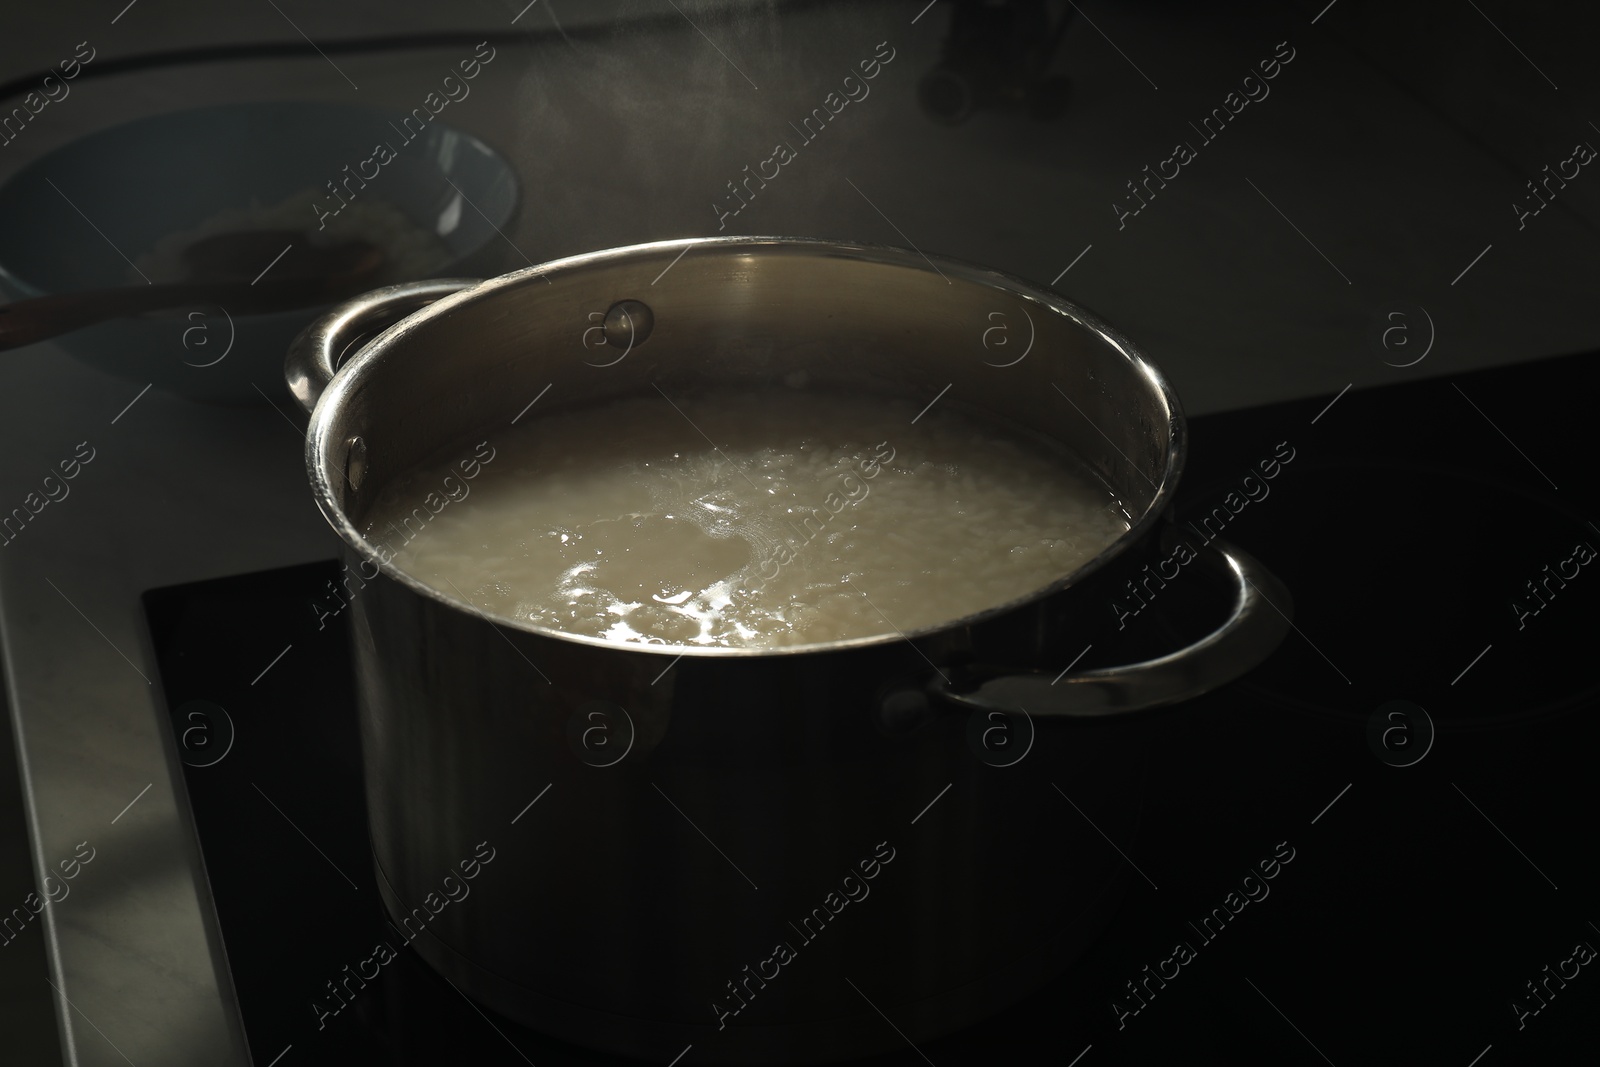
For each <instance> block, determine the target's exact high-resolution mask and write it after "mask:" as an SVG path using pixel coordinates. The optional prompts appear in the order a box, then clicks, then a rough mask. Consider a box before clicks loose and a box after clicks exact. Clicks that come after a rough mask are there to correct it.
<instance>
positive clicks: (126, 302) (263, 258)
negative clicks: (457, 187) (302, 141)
mask: <svg viewBox="0 0 1600 1067" xmlns="http://www.w3.org/2000/svg"><path fill="white" fill-rule="evenodd" d="M182 255H183V260H184V264H185V266H186V267H187V268H188V270H189V274H190V276H191V278H192V279H194V280H191V281H186V282H178V283H175V284H171V285H142V286H119V287H118V288H115V289H93V290H89V291H87V292H81V293H61V294H58V295H55V296H40V297H34V298H32V299H30V300H19V301H17V302H15V303H12V304H5V305H0V351H4V350H6V349H10V348H20V347H21V346H23V345H28V344H32V343H33V342H35V341H43V340H45V339H47V338H50V337H57V336H59V335H61V334H64V333H71V332H72V331H73V330H77V329H80V328H82V327H84V326H91V325H93V324H95V323H97V322H104V321H106V320H107V319H116V318H122V317H124V316H128V315H139V314H142V313H144V312H147V311H160V310H164V309H167V308H176V307H183V306H184V305H186V304H199V305H207V306H214V305H217V304H222V305H225V306H226V307H227V308H228V309H229V310H230V311H231V312H234V313H245V314H249V313H254V312H263V311H287V310H289V309H291V308H297V307H315V306H316V305H318V304H326V303H330V302H332V301H336V300H339V299H342V298H343V297H346V296H350V295H352V294H354V293H357V292H360V291H361V290H362V289H365V288H370V287H371V284H372V281H373V279H374V278H375V277H376V276H377V274H378V272H379V271H380V270H381V269H382V267H383V265H384V254H383V251H382V249H379V248H378V247H377V246H375V245H373V244H370V243H369V242H367V241H360V240H349V241H344V242H341V243H339V244H332V245H314V244H311V243H309V242H308V241H307V240H306V235H305V234H303V233H297V232H294V231H290V230H241V231H238V232H235V233H223V234H217V235H215V236H212V237H207V238H204V239H202V240H199V241H196V242H195V243H194V244H192V245H190V246H189V247H187V248H185V249H184V250H183V253H182ZM274 255H276V256H277V257H278V258H276V259H274V258H273V257H274Z"/></svg>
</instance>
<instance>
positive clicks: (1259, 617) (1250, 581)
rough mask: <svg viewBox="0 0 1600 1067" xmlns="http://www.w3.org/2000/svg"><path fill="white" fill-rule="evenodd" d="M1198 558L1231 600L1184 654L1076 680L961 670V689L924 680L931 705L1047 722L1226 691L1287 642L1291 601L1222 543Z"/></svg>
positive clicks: (1252, 561) (1249, 560) (1273, 580)
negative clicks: (1226, 581) (1230, 591)
mask: <svg viewBox="0 0 1600 1067" xmlns="http://www.w3.org/2000/svg"><path fill="white" fill-rule="evenodd" d="M1200 559H1201V560H1203V561H1204V565H1207V566H1210V567H1211V568H1213V569H1215V570H1219V571H1222V572H1224V573H1225V574H1226V575H1227V576H1228V577H1229V578H1230V579H1231V581H1232V584H1233V585H1234V586H1235V588H1236V589H1237V599H1236V600H1235V601H1234V604H1233V607H1232V609H1231V610H1230V611H1229V613H1228V617H1227V619H1226V620H1224V621H1223V623H1222V624H1221V625H1220V626H1218V627H1217V628H1216V629H1215V630H1213V631H1212V632H1211V633H1209V634H1207V635H1206V636H1205V637H1204V638H1202V639H1201V640H1199V641H1196V642H1195V643H1194V644H1192V645H1189V646H1188V647H1186V648H1182V649H1180V650H1178V651H1176V652H1173V653H1170V654H1168V655H1165V656H1161V657H1159V658H1157V659H1152V660H1147V661H1145V662H1143V663H1130V664H1127V665H1126V666H1122V667H1115V668H1107V669H1103V670H1094V671H1079V672H1078V673H1077V674H1071V673H1068V674H1065V675H1061V674H1056V673H1054V672H1051V671H1027V672H1020V671H1013V670H1008V669H1006V668H1003V667H1000V668H989V669H988V670H984V669H982V668H978V669H973V668H967V669H966V670H964V671H963V672H962V674H963V675H964V678H963V681H964V683H965V684H958V683H955V682H952V681H950V680H948V679H945V678H942V677H939V676H937V675H936V676H933V677H931V678H930V679H929V683H928V684H929V690H930V692H931V694H932V695H933V696H934V697H935V698H936V699H938V700H943V701H948V702H951V703H954V704H956V705H958V706H960V707H963V708H970V709H972V710H982V711H1005V712H1014V711H1015V710H1016V709H1017V708H1027V709H1028V714H1029V715H1032V716H1035V717H1038V718H1043V719H1052V718H1092V717H1105V716H1115V715H1122V714H1126V713H1128V712H1134V711H1145V710H1148V709H1150V708H1160V707H1165V706H1167V705H1169V704H1176V703H1178V702H1180V701H1184V700H1191V699H1193V698H1195V697H1197V696H1201V695H1202V694H1205V693H1208V692H1210V691H1211V690H1213V689H1216V688H1218V687H1219V686H1222V685H1226V684H1227V683H1228V682H1231V681H1233V680H1234V679H1235V678H1237V677H1239V676H1240V675H1241V674H1243V673H1245V672H1246V671H1247V670H1249V669H1250V668H1251V667H1254V666H1255V665H1256V664H1258V663H1260V662H1261V661H1262V660H1264V659H1266V658H1267V656H1269V655H1271V654H1272V650H1273V649H1275V648H1277V647H1278V645H1279V643H1280V642H1282V641H1283V639H1284V638H1285V637H1287V636H1288V634H1289V622H1290V619H1291V618H1292V617H1293V615H1294V601H1293V598H1292V597H1291V595H1290V593H1289V590H1288V589H1287V588H1285V587H1284V584H1283V583H1282V582H1280V581H1279V580H1278V579H1277V577H1276V576H1274V575H1273V573H1272V572H1271V571H1269V570H1267V569H1266V568H1265V567H1263V566H1262V565H1261V564H1260V562H1258V561H1257V560H1256V558H1255V557H1254V556H1252V555H1250V554H1249V553H1247V552H1244V551H1241V550H1240V549H1238V548H1235V547H1234V546H1232V545H1230V544H1228V543H1227V542H1225V541H1221V540H1216V541H1213V542H1211V543H1210V544H1209V545H1207V546H1206V547H1205V548H1204V549H1203V550H1202V554H1201V556H1200Z"/></svg>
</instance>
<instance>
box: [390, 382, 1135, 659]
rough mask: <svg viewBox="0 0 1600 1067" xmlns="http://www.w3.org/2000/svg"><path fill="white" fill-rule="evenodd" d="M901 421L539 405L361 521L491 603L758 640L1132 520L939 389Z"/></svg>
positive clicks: (740, 642) (828, 634)
mask: <svg viewBox="0 0 1600 1067" xmlns="http://www.w3.org/2000/svg"><path fill="white" fill-rule="evenodd" d="M917 416H918V407H917V405H914V404H909V403H904V402H901V401H898V400H889V399H885V398H882V397H871V396H860V395H857V396H851V395H846V394H842V393H841V394H828V393H817V392H801V391H798V390H773V391H770V392H756V391H748V390H746V391H741V392H738V393H732V392H723V393H707V394H704V395H701V396H698V397H689V396H673V397H672V398H671V399H670V400H669V399H668V398H667V396H665V395H661V396H645V397H641V398H634V399H628V400H622V401H617V402H613V403H609V404H606V405H604V406H598V407H593V408H587V409H583V410H574V411H570V412H566V413H560V414H554V415H552V416H549V417H545V418H540V417H537V416H535V417H532V418H528V419H526V421H524V422H523V423H522V424H521V425H520V426H516V427H507V428H504V429H499V430H494V431H486V436H487V438H488V439H487V440H486V441H485V442H483V443H482V444H479V445H477V446H476V447H471V446H469V447H467V448H464V449H460V450H458V452H457V453H451V454H448V455H441V456H440V457H439V458H438V459H436V460H435V461H433V462H430V463H426V464H424V465H422V466H420V467H418V468H417V469H415V470H413V471H412V472H410V473H409V474H408V475H406V476H403V477H401V478H398V479H396V480H395V481H394V482H393V483H391V484H390V485H388V486H385V487H384V490H383V491H382V493H380V494H379V497H378V498H377V499H376V500H375V502H374V504H373V506H372V508H371V510H370V512H369V514H368V519H369V521H368V523H367V527H366V531H365V533H366V537H367V539H368V540H369V541H370V542H372V543H373V544H374V545H375V546H377V547H378V548H379V550H380V552H381V553H383V554H385V555H387V554H390V553H392V557H393V562H394V564H395V565H396V566H398V567H399V568H400V569H401V570H403V571H405V572H406V573H408V574H410V575H412V576H413V577H415V578H417V579H418V580H420V581H422V582H423V583H425V584H427V585H430V586H432V587H434V588H436V589H440V590H441V591H445V592H453V593H456V594H457V595H460V596H464V597H466V598H467V599H468V600H470V601H471V602H472V603H473V604H474V605H476V606H477V607H478V608H479V609H480V610H483V611H486V612H489V613H492V614H495V615H500V616H507V617H513V618H518V619H525V620H529V621H531V622H534V623H538V624H541V625H544V626H548V627H551V628H554V629H558V630H561V631H564V632H566V633H570V634H584V635H590V636H594V637H602V638H606V639H609V640H613V641H623V642H645V643H651V644H661V643H665V644H673V645H696V646H743V647H761V648H770V647H777V646H785V645H799V644H812V643H818V642H827V641H835V640H841V639H846V638H860V637H872V636H877V635H886V634H894V633H897V632H898V633H906V632H910V631H913V630H917V629H920V628H923V627H926V626H931V625H935V624H939V623H943V622H947V621H950V620H952V619H956V618H959V617H961V616H964V615H969V614H972V613H973V612H976V611H981V610H983V609H985V608H989V607H994V606H996V605H999V604H1002V603H1005V602H1006V601H1009V600H1012V599H1014V598H1016V597H1019V596H1022V595H1024V594H1026V593H1029V592H1032V591H1033V590H1036V589H1038V588H1040V587H1042V586H1044V585H1047V584H1049V583H1050V582H1052V581H1054V580H1055V579H1057V578H1059V577H1062V576H1063V575H1065V574H1067V573H1069V572H1070V571H1072V570H1074V569H1075V568H1077V567H1078V566H1079V565H1080V564H1081V563H1083V562H1085V561H1086V560H1088V559H1090V558H1091V557H1093V556H1095V555H1097V554H1098V553H1099V552H1100V551H1101V550H1102V549H1103V548H1105V547H1106V546H1107V545H1108V544H1110V543H1111V542H1112V541H1113V540H1115V539H1116V537H1117V536H1118V535H1120V534H1121V533H1123V532H1124V531H1125V530H1127V529H1128V522H1127V520H1126V518H1125V517H1124V515H1123V514H1122V511H1121V509H1120V507H1119V506H1118V505H1117V503H1116V501H1115V499H1114V498H1113V496H1112V494H1111V493H1110V492H1109V491H1107V490H1106V489H1105V487H1104V486H1102V485H1101V484H1100V483H1099V482H1098V481H1097V480H1095V479H1094V478H1093V477H1092V476H1090V475H1088V474H1087V473H1086V472H1085V471H1083V470H1082V468H1081V467H1080V466H1079V465H1078V464H1077V463H1076V462H1075V461H1074V460H1073V459H1072V458H1071V457H1070V456H1068V455H1066V454H1064V453H1052V452H1050V451H1049V450H1048V449H1047V447H1046V446H1044V445H1043V444H1041V443H1040V442H1038V441H1035V440H1033V439H1031V438H1024V437H1021V436H1018V435H1016V434H1013V433H1010V432H1007V431H1005V430H1002V429H999V428H997V427H995V426H991V425H989V424H987V423H979V422H976V421H972V420H971V419H969V418H968V417H966V416H963V415H960V414H957V413H956V411H955V409H954V406H953V405H951V404H949V403H947V404H945V405H944V406H943V407H942V408H934V409H933V410H932V411H930V412H928V413H926V414H924V415H922V416H921V417H917ZM913 418H916V421H915V423H913ZM713 442H714V444H713Z"/></svg>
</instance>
